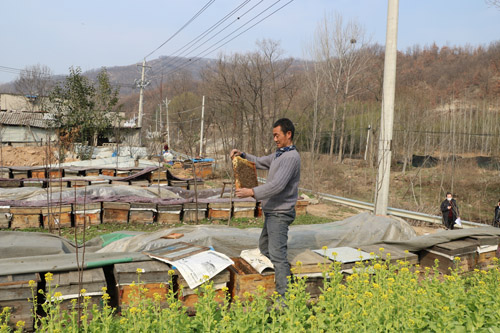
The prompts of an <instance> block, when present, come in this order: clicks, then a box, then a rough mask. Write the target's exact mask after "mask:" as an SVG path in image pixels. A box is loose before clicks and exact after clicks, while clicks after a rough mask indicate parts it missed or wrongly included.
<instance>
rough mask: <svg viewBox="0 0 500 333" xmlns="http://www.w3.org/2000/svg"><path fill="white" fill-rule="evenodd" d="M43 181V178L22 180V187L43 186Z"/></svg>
mask: <svg viewBox="0 0 500 333" xmlns="http://www.w3.org/2000/svg"><path fill="white" fill-rule="evenodd" d="M44 184H45V181H43V180H23V187H40V188H42V187H44Z"/></svg>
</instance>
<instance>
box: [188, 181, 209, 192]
mask: <svg viewBox="0 0 500 333" xmlns="http://www.w3.org/2000/svg"><path fill="white" fill-rule="evenodd" d="M195 186H196V187H197V189H198V190H201V189H203V188H204V187H205V182H204V181H203V180H201V179H196V181H195V180H194V179H189V180H188V189H190V190H194V188H195Z"/></svg>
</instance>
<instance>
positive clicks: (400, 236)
mask: <svg viewBox="0 0 500 333" xmlns="http://www.w3.org/2000/svg"><path fill="white" fill-rule="evenodd" d="M261 230H262V229H260V228H250V229H245V230H244V231H243V230H241V229H237V228H231V227H227V226H216V225H211V226H206V225H188V226H183V227H179V228H172V229H166V230H161V231H157V232H154V233H149V234H143V235H139V236H135V237H130V238H126V239H121V240H119V241H116V242H114V243H111V244H110V245H108V246H106V247H104V248H103V249H101V250H99V251H98V252H100V253H104V252H122V251H123V252H126V251H133V252H141V251H149V250H152V249H155V248H159V247H163V246H167V245H169V244H172V243H175V242H179V241H183V242H188V243H194V244H197V245H204V246H211V247H213V248H214V249H215V251H218V252H222V253H224V254H226V255H228V256H230V257H234V256H239V254H240V252H241V251H242V250H245V249H252V248H256V247H257V246H258V240H259V236H260V233H261ZM172 232H176V233H183V234H184V237H182V238H181V239H178V240H170V239H162V238H160V237H162V236H164V235H168V234H169V233H172ZM413 237H415V231H414V230H413V228H412V227H411V226H410V225H409V224H408V223H406V222H405V221H402V220H399V219H394V218H390V217H382V216H375V215H372V214H370V213H362V214H359V215H356V216H353V217H350V218H348V219H345V220H343V221H338V222H331V223H326V224H315V225H296V226H294V225H292V226H291V227H290V231H289V233H288V247H289V248H290V249H303V250H305V249H320V248H322V247H323V246H325V245H326V246H328V247H339V246H349V245H351V246H359V245H365V244H372V243H376V242H380V241H403V240H408V239H411V238H413Z"/></svg>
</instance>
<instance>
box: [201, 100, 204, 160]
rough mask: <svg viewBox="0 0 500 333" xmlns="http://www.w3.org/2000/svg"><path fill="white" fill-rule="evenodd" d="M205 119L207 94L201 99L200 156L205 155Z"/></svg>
mask: <svg viewBox="0 0 500 333" xmlns="http://www.w3.org/2000/svg"><path fill="white" fill-rule="evenodd" d="M204 120H205V95H203V98H202V100H201V130H200V157H201V156H203V155H202V154H203V121H204Z"/></svg>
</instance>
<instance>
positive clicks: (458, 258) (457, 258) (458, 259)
mask: <svg viewBox="0 0 500 333" xmlns="http://www.w3.org/2000/svg"><path fill="white" fill-rule="evenodd" d="M453 260H454V261H460V260H461V259H460V257H455V258H453Z"/></svg>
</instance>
